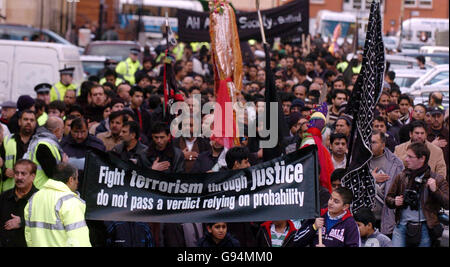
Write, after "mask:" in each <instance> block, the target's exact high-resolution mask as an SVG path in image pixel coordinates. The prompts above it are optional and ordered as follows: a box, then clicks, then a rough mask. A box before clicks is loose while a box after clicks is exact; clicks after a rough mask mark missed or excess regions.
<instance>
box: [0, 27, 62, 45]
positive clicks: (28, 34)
mask: <svg viewBox="0 0 450 267" xmlns="http://www.w3.org/2000/svg"><path fill="white" fill-rule="evenodd" d="M39 35H41V37H40V38H41V40H40V41H43V42H52V43H69V42H68V41H67V40H65V39H64V38H62V37H60V36H58V35H57V34H56V33H55V34H51V33H49V32H46V31H42V32H40V31H39V30H36V29H33V28H25V27H24V28H20V27H1V26H0V39H3V40H20V41H31V40H32V39H33V37H38V36H39ZM58 37H59V38H58Z"/></svg>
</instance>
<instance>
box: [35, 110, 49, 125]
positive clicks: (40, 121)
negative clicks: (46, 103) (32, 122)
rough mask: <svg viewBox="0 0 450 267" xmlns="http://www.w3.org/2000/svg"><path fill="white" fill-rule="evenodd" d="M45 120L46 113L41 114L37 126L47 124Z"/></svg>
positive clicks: (46, 117)
mask: <svg viewBox="0 0 450 267" xmlns="http://www.w3.org/2000/svg"><path fill="white" fill-rule="evenodd" d="M47 119H48V114H47V112H44V113H42V115H41V116H39V118H38V119H37V123H38V125H39V126H43V125H44V124H45V123H46V122H47Z"/></svg>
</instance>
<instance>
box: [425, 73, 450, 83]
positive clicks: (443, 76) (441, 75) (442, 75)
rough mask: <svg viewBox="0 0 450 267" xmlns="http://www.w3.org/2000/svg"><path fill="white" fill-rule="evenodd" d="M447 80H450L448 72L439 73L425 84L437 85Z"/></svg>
mask: <svg viewBox="0 0 450 267" xmlns="http://www.w3.org/2000/svg"><path fill="white" fill-rule="evenodd" d="M445 79H448V71H443V72H439V73H438V74H437V75H436V76H434V77H433V79H431V80H429V81H428V82H427V83H425V85H431V84H435V83H437V82H440V81H442V80H445Z"/></svg>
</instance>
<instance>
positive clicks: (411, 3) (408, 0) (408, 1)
mask: <svg viewBox="0 0 450 267" xmlns="http://www.w3.org/2000/svg"><path fill="white" fill-rule="evenodd" d="M404 3H405V7H415V6H416V0H404Z"/></svg>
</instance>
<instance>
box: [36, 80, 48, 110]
mask: <svg viewBox="0 0 450 267" xmlns="http://www.w3.org/2000/svg"><path fill="white" fill-rule="evenodd" d="M51 89H52V85H51V84H49V83H40V84H38V85H36V86H35V87H34V91H35V92H36V98H37V99H42V100H44V102H45V104H46V105H48V104H50V90H51Z"/></svg>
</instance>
